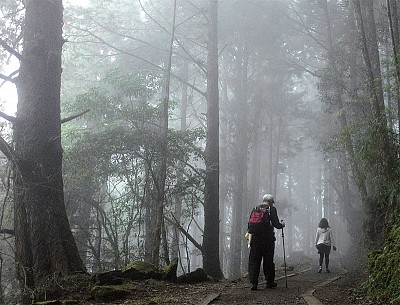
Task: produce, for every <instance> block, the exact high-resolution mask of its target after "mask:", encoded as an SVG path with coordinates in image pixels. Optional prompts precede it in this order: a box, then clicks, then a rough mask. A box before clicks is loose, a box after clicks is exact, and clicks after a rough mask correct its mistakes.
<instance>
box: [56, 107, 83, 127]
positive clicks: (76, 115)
mask: <svg viewBox="0 0 400 305" xmlns="http://www.w3.org/2000/svg"><path fill="white" fill-rule="evenodd" d="M89 111H90V109H88V110H85V111H83V112H81V113H78V114H75V115H71V116H69V117H67V118H65V119H61V124H63V123H66V122H69V121H72V120H73V119H76V118H79V117H80V116H82V115H84V114H86V113H88V112H89Z"/></svg>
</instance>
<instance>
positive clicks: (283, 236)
mask: <svg viewBox="0 0 400 305" xmlns="http://www.w3.org/2000/svg"><path fill="white" fill-rule="evenodd" d="M281 223H283V220H281ZM282 245H283V265H284V267H285V286H286V288H288V287H287V274H286V252H285V234H284V233H283V227H282Z"/></svg>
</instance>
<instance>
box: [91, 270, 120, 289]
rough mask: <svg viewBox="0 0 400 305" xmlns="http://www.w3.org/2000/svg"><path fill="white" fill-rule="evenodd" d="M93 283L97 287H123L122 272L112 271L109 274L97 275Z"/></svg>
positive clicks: (93, 277) (93, 278)
mask: <svg viewBox="0 0 400 305" xmlns="http://www.w3.org/2000/svg"><path fill="white" fill-rule="evenodd" d="M92 281H93V283H94V285H96V286H104V285H107V286H109V285H122V282H123V281H122V271H121V270H112V271H108V272H102V273H96V274H94V275H93V276H92Z"/></svg>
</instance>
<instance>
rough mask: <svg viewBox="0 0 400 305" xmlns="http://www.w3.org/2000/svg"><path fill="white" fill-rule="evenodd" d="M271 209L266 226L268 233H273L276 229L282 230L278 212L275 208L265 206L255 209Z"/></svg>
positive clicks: (261, 205)
mask: <svg viewBox="0 0 400 305" xmlns="http://www.w3.org/2000/svg"><path fill="white" fill-rule="evenodd" d="M265 208H267V209H269V217H268V218H267V220H268V221H267V224H266V233H273V232H274V228H277V229H282V228H283V225H282V224H281V223H280V222H279V218H278V212H277V210H276V208H275V207H274V206H270V207H268V206H267V205H265V204H260V205H258V206H256V207H255V208H254V209H265Z"/></svg>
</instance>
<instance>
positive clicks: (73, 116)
mask: <svg viewBox="0 0 400 305" xmlns="http://www.w3.org/2000/svg"><path fill="white" fill-rule="evenodd" d="M89 111H90V109H88V110H85V111H83V112H81V113H78V114H75V115H71V116H69V117H67V118H64V119H61V124H63V123H66V122H69V121H72V120H73V119H76V118H79V117H80V116H82V115H84V114H86V113H88V112H89ZM0 116H1V112H0Z"/></svg>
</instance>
